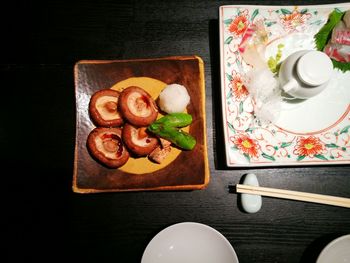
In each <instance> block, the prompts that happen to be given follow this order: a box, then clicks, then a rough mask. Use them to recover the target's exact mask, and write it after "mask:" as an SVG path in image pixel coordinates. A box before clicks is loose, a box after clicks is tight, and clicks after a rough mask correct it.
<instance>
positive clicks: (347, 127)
mask: <svg viewBox="0 0 350 263" xmlns="http://www.w3.org/2000/svg"><path fill="white" fill-rule="evenodd" d="M335 8H337V9H339V10H340V11H345V10H348V9H350V5H349V4H338V5H319V6H283V7H282V6H221V7H220V22H219V25H220V53H221V54H220V57H221V58H220V59H221V95H222V110H223V122H224V134H225V147H226V159H227V166H231V167H235V166H277V165H287V166H288V165H321V164H341V163H350V103H349V101H350V89H347V90H346V85H347V84H346V83H349V82H350V73H342V72H340V71H337V70H335V71H336V72H335V73H334V76H333V77H334V78H333V79H332V82H334V83H332V85H330V86H332V87H329V88H327V89H328V90H327V92H324V94H323V95H322V96H317V97H318V98H315V99H309V100H308V101H306V102H303V103H300V105H297V106H296V105H287V108H288V107H290V109H287V108H284V110H282V112H283V114H282V117H283V118H282V117H281V120H280V121H277V122H274V123H270V124H267V125H264V124H261V123H259V121H257V119H256V115H255V113H254V101H253V99H252V97H251V96H250V95H249V92H248V89H247V87H245V85H244V78H245V74H246V73H247V72H248V71H249V70H250V69H251V66H249V65H248V64H246V63H245V62H244V60H243V58H242V56H241V54H240V52H239V49H238V46H239V44H240V43H241V40H242V37H243V35H244V33H245V31H246V29H247V28H248V27H249V25H250V24H252V23H256V22H257V21H263V23H264V26H265V28H266V30H267V32H268V38H269V42H268V46H269V47H268V48H267V49H266V53H265V58H266V61H267V59H268V58H269V57H271V56H274V55H276V52H277V46H278V45H279V44H283V46H284V47H285V48H284V50H283V56H282V60H283V59H284V58H286V57H287V56H288V55H289V54H291V53H293V52H294V51H297V50H301V49H315V44H314V40H313V36H314V35H315V34H316V33H317V32H318V31H319V29H320V28H321V27H322V26H323V25H324V24H325V23H326V22H327V19H328V15H329V14H330V13H331V12H332V11H333V10H334V9H335ZM339 87H340V88H339ZM339 101H340V103H339ZM293 107H294V108H295V109H293ZM285 109H286V110H285ZM303 112H304V113H308V114H301V115H300V113H303Z"/></svg>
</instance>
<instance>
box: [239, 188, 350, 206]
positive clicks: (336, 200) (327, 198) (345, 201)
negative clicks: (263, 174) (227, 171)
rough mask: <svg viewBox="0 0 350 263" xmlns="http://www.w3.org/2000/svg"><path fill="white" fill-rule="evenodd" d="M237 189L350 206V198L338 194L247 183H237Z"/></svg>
mask: <svg viewBox="0 0 350 263" xmlns="http://www.w3.org/2000/svg"><path fill="white" fill-rule="evenodd" d="M236 191H237V193H242V194H253V195H262V196H270V197H277V198H283V199H291V200H298V201H305V202H313V203H318V204H326V205H333V206H341V207H347V208H350V198H344V197H338V196H331V195H321V194H313V193H306V192H298V191H290V190H283V189H277V188H268V187H260V186H251V185H245V184H237V185H236Z"/></svg>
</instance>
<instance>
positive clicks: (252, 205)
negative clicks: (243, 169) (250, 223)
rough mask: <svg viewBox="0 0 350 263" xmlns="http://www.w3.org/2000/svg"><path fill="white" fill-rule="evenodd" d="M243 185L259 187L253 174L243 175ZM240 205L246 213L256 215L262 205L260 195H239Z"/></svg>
mask: <svg viewBox="0 0 350 263" xmlns="http://www.w3.org/2000/svg"><path fill="white" fill-rule="evenodd" d="M243 184H245V185H251V186H259V182H258V178H257V177H256V175H255V174H253V173H248V174H246V175H245V177H244V180H243ZM241 204H242V208H243V209H244V211H246V212H247V213H256V212H258V211H259V210H260V208H261V205H262V198H261V195H251V194H241Z"/></svg>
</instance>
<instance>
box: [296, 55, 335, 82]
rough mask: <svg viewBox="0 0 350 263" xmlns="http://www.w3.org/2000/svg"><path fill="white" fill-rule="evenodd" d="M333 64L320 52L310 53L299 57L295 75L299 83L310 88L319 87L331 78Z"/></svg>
mask: <svg viewBox="0 0 350 263" xmlns="http://www.w3.org/2000/svg"><path fill="white" fill-rule="evenodd" d="M332 72H333V64H332V61H331V59H330V58H329V57H328V56H327V55H326V54H325V53H323V52H321V51H314V50H313V51H310V52H307V53H306V54H305V55H303V56H301V57H300V59H299V61H298V63H297V74H298V76H299V78H300V80H301V81H303V82H304V83H305V84H307V85H310V86H319V85H322V84H324V83H326V82H327V81H329V79H330V78H331V75H332Z"/></svg>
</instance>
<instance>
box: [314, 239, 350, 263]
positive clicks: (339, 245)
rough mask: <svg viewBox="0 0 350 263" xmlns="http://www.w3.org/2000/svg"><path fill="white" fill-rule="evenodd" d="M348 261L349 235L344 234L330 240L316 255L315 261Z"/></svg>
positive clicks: (321, 262) (326, 262) (349, 260)
mask: <svg viewBox="0 0 350 263" xmlns="http://www.w3.org/2000/svg"><path fill="white" fill-rule="evenodd" d="M330 262H332V263H347V262H350V235H344V236H341V237H338V238H336V239H335V240H333V241H332V242H330V243H329V244H328V245H327V246H326V247H325V248H324V249H323V250H322V252H321V254H320V255H319V256H318V258H317V261H316V263H330Z"/></svg>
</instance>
